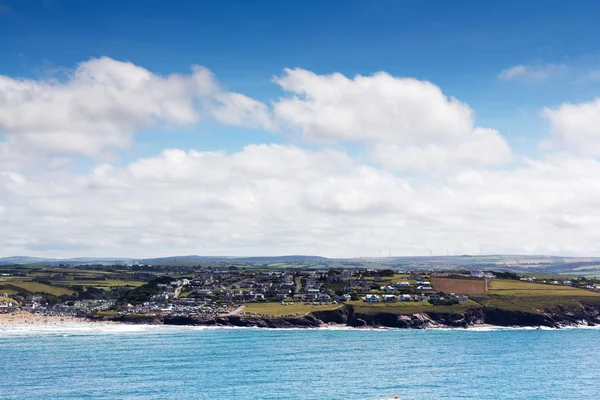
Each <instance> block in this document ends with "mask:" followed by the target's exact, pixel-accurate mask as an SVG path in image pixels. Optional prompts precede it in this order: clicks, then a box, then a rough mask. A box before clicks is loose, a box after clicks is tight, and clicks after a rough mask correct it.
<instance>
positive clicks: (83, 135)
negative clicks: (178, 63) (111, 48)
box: [0, 57, 270, 156]
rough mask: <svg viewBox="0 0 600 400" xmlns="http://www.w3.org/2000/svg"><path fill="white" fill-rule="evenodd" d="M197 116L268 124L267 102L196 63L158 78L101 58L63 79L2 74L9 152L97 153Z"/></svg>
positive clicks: (2, 124)
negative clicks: (227, 86)
mask: <svg viewBox="0 0 600 400" xmlns="http://www.w3.org/2000/svg"><path fill="white" fill-rule="evenodd" d="M202 114H211V115H213V116H214V117H215V118H217V119H218V120H220V121H223V122H226V123H231V124H235V125H242V124H244V125H256V126H260V127H263V126H267V125H269V123H270V122H269V120H268V115H267V114H266V106H265V105H264V104H262V103H260V102H257V101H255V100H252V99H249V98H247V97H245V96H243V95H240V94H236V93H229V92H226V91H224V90H222V89H221V88H220V87H219V85H218V83H217V82H216V80H215V78H214V76H213V74H212V73H211V72H210V71H209V70H208V69H206V68H204V67H200V66H193V67H192V73H191V74H189V75H181V74H171V75H168V76H162V75H158V74H154V73H152V72H150V71H148V70H147V69H145V68H142V67H140V66H136V65H134V64H132V63H129V62H121V61H116V60H113V59H111V58H107V57H102V58H98V59H91V60H89V61H86V62H83V63H81V64H79V65H78V66H77V68H76V69H75V70H74V71H73V72H72V74H70V75H69V76H68V78H67V80H66V81H58V80H40V81H37V80H30V79H14V78H10V77H7V76H0V133H2V134H4V135H5V137H6V143H5V146H10V147H11V148H12V149H13V150H12V151H13V152H19V153H25V152H30V153H31V152H33V153H41V154H83V155H86V156H95V155H98V154H100V153H102V152H105V151H106V150H110V149H114V148H125V147H128V146H129V145H130V144H131V141H132V137H133V135H134V134H135V133H137V132H138V131H140V130H143V129H145V128H148V127H151V126H171V125H175V126H179V125H191V124H194V123H195V122H197V121H198V120H199V118H200V117H201V116H202ZM254 118H256V119H257V120H256V121H254Z"/></svg>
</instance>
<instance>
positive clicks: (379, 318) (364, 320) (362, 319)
mask: <svg viewBox="0 0 600 400" xmlns="http://www.w3.org/2000/svg"><path fill="white" fill-rule="evenodd" d="M112 320H114V321H119V322H127V323H142V324H165V325H205V326H232V327H234V326H237V327H259V328H318V327H320V326H323V325H326V324H340V325H346V326H350V327H356V328H367V327H389V328H412V329H424V328H440V327H451V328H467V327H470V326H477V325H481V324H489V325H496V326H519V327H538V326H544V327H552V328H561V327H567V326H578V325H590V326H592V325H596V324H600V304H577V305H575V306H573V305H571V306H569V307H564V306H563V307H561V306H558V307H553V308H547V309H539V310H535V311H532V312H525V311H517V310H508V309H501V308H494V307H483V306H480V307H473V308H470V309H468V310H466V311H465V312H463V313H457V314H451V313H439V312H424V313H418V314H412V315H398V314H393V313H368V314H367V313H360V312H355V309H354V307H353V306H351V305H345V306H344V307H342V308H339V309H336V310H330V311H315V312H313V313H312V314H308V315H305V316H301V317H296V318H242V317H240V316H227V317H215V318H192V317H169V316H166V317H145V316H120V317H117V318H113V319H112Z"/></svg>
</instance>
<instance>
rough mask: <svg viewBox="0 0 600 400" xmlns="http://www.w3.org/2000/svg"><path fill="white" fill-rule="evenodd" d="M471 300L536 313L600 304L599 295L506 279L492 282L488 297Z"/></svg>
mask: <svg viewBox="0 0 600 400" xmlns="http://www.w3.org/2000/svg"><path fill="white" fill-rule="evenodd" d="M471 298H472V299H473V300H476V301H477V302H479V303H480V304H481V305H483V306H484V307H495V308H500V309H504V310H512V311H523V312H534V313H535V312H538V310H541V309H546V308H553V307H564V308H579V307H580V305H579V304H580V303H585V304H600V293H596V292H592V291H589V290H584V289H578V288H573V287H569V286H564V285H549V284H542V283H531V282H523V281H513V280H503V279H497V280H496V279H495V280H492V281H491V282H490V285H489V290H488V293H487V296H472V297H471Z"/></svg>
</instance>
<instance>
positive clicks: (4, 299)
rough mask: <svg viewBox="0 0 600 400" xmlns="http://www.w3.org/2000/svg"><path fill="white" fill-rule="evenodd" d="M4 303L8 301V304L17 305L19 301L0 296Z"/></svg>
mask: <svg viewBox="0 0 600 400" xmlns="http://www.w3.org/2000/svg"><path fill="white" fill-rule="evenodd" d="M2 301H6V302H12V303H17V304H19V302H18V301H16V300H15V299H11V298H10V297H3V296H0V302H2Z"/></svg>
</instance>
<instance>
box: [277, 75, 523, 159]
mask: <svg viewBox="0 0 600 400" xmlns="http://www.w3.org/2000/svg"><path fill="white" fill-rule="evenodd" d="M274 81H275V82H276V83H277V84H278V85H280V86H281V87H282V88H283V89H284V90H285V91H286V92H288V93H289V94H290V95H291V96H288V97H283V98H281V99H279V101H277V102H275V103H274V106H273V107H274V113H275V115H276V118H277V119H278V120H279V121H281V123H282V124H287V125H289V126H292V127H296V128H299V129H300V131H301V132H302V134H303V135H304V137H305V138H307V139H309V140H321V141H365V142H369V143H374V152H373V155H374V156H375V158H376V159H377V160H378V161H379V162H382V163H384V164H385V165H386V166H389V167H394V168H400V169H407V170H419V171H427V170H431V169H434V170H443V169H448V168H450V169H452V168H455V167H458V166H464V165H488V164H501V163H506V162H508V161H510V160H511V158H512V156H511V151H510V148H509V146H508V144H507V143H506V142H505V141H504V139H503V138H502V136H501V135H500V134H499V132H497V131H494V130H491V129H485V128H477V127H475V126H474V112H473V110H472V109H471V108H470V107H469V106H468V105H467V104H465V103H462V102H460V101H459V100H457V99H455V98H452V97H448V96H446V95H445V94H444V93H443V92H442V90H441V89H440V88H439V87H438V86H436V85H434V84H432V83H430V82H427V81H420V80H416V79H412V78H398V77H393V76H391V75H389V74H387V73H384V72H380V73H377V74H374V75H372V76H361V75H357V76H356V77H354V78H353V79H349V78H347V77H345V76H344V75H342V74H339V73H336V74H332V75H317V74H315V73H313V72H310V71H306V70H302V69H286V70H285V73H284V75H283V76H281V77H277V78H275V79H274Z"/></svg>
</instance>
